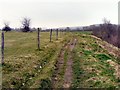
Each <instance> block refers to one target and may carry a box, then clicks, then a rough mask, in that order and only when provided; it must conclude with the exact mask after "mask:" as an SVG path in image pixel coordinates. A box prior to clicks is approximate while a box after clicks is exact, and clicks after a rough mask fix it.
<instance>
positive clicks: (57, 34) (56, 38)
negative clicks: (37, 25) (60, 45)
mask: <svg viewBox="0 0 120 90" xmlns="http://www.w3.org/2000/svg"><path fill="white" fill-rule="evenodd" d="M56 40H58V29H56Z"/></svg>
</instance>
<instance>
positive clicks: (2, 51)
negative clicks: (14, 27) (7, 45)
mask: <svg viewBox="0 0 120 90" xmlns="http://www.w3.org/2000/svg"><path fill="white" fill-rule="evenodd" d="M1 40H2V41H1V54H2V61H1V63H2V64H4V32H3V31H2V35H1Z"/></svg>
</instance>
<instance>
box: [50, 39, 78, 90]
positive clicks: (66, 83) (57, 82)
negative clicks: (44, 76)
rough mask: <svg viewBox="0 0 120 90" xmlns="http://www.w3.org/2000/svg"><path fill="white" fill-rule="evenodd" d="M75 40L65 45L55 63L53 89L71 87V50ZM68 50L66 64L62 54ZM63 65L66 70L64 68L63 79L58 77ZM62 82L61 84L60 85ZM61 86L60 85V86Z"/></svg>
mask: <svg viewBox="0 0 120 90" xmlns="http://www.w3.org/2000/svg"><path fill="white" fill-rule="evenodd" d="M76 41H77V40H76V39H73V40H71V41H69V42H68V43H67V44H65V45H64V47H63V48H62V50H61V52H60V55H59V57H58V61H57V63H56V69H55V72H54V74H53V78H52V87H53V88H59V86H60V87H61V88H69V87H70V86H71V83H72V73H73V72H72V64H73V61H72V55H71V53H72V50H73V48H74V46H75V45H76ZM66 50H68V52H67V53H68V57H67V62H66V63H65V60H64V54H65V51H66ZM64 64H66V65H65V66H66V68H65V71H64V72H65V73H63V77H60V74H61V73H60V72H61V70H63V67H64ZM61 78H63V79H61ZM61 82H62V83H61ZM61 84H62V85H61Z"/></svg>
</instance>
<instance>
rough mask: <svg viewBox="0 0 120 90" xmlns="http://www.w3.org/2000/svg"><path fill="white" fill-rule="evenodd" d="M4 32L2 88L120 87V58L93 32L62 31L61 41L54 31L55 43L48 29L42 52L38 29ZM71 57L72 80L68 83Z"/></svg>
mask: <svg viewBox="0 0 120 90" xmlns="http://www.w3.org/2000/svg"><path fill="white" fill-rule="evenodd" d="M4 34H5V51H4V52H5V60H4V61H5V64H4V66H3V78H2V81H3V88H58V87H59V88H63V87H64V88H66V87H67V84H68V85H69V84H70V87H72V88H95V87H98V88H120V79H118V78H117V77H118V76H119V75H120V74H119V72H118V69H117V67H119V64H118V58H117V57H116V56H114V55H113V54H111V53H109V52H108V51H107V50H106V49H105V48H103V47H101V46H100V44H101V45H102V44H106V43H105V42H103V41H101V40H99V39H96V38H94V37H92V35H91V32H66V33H65V32H63V33H62V32H61V33H59V35H58V36H59V37H58V40H56V35H55V32H53V36H52V42H49V32H41V36H40V37H41V39H40V40H41V41H40V42H41V44H40V48H41V50H40V51H39V50H37V32H32V33H30V32H29V33H23V32H6V33H4ZM75 40H76V42H75V43H74V41H75ZM73 44H74V47H72V45H73ZM71 48H73V50H71ZM111 49H114V48H111ZM69 59H70V60H72V62H71V63H72V65H71V66H72V71H71V72H68V73H70V75H71V78H72V79H71V82H65V79H64V78H65V76H66V75H67V74H65V72H66V71H67V70H66V69H67V68H69V65H68V64H69ZM60 60H61V61H62V60H63V62H59V61H60ZM67 62H68V64H67ZM60 63H61V64H60ZM60 65H61V66H60ZM116 66H117V67H116ZM59 70H60V71H59ZM71 73H72V74H71ZM53 82H58V83H56V86H55V85H53ZM66 83H67V84H66ZM64 84H66V86H64Z"/></svg>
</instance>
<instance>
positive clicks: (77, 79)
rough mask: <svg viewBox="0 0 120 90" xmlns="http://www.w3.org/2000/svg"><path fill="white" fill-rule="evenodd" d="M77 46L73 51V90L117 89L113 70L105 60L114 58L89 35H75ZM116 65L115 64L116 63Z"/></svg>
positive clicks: (117, 83)
mask: <svg viewBox="0 0 120 90" xmlns="http://www.w3.org/2000/svg"><path fill="white" fill-rule="evenodd" d="M76 37H77V39H78V42H77V45H76V47H75V48H74V51H73V60H74V62H73V83H72V87H73V88H118V87H119V82H118V81H117V79H116V76H115V75H114V73H115V69H114V67H112V66H111V65H110V64H109V63H107V60H112V61H117V60H116V57H114V56H113V55H110V54H109V52H108V51H106V50H105V49H104V48H101V47H100V46H99V45H98V44H97V43H96V39H95V38H92V37H91V36H90V34H88V33H86V34H85V33H84V34H78V33H77V34H76ZM116 63H117V62H116Z"/></svg>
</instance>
